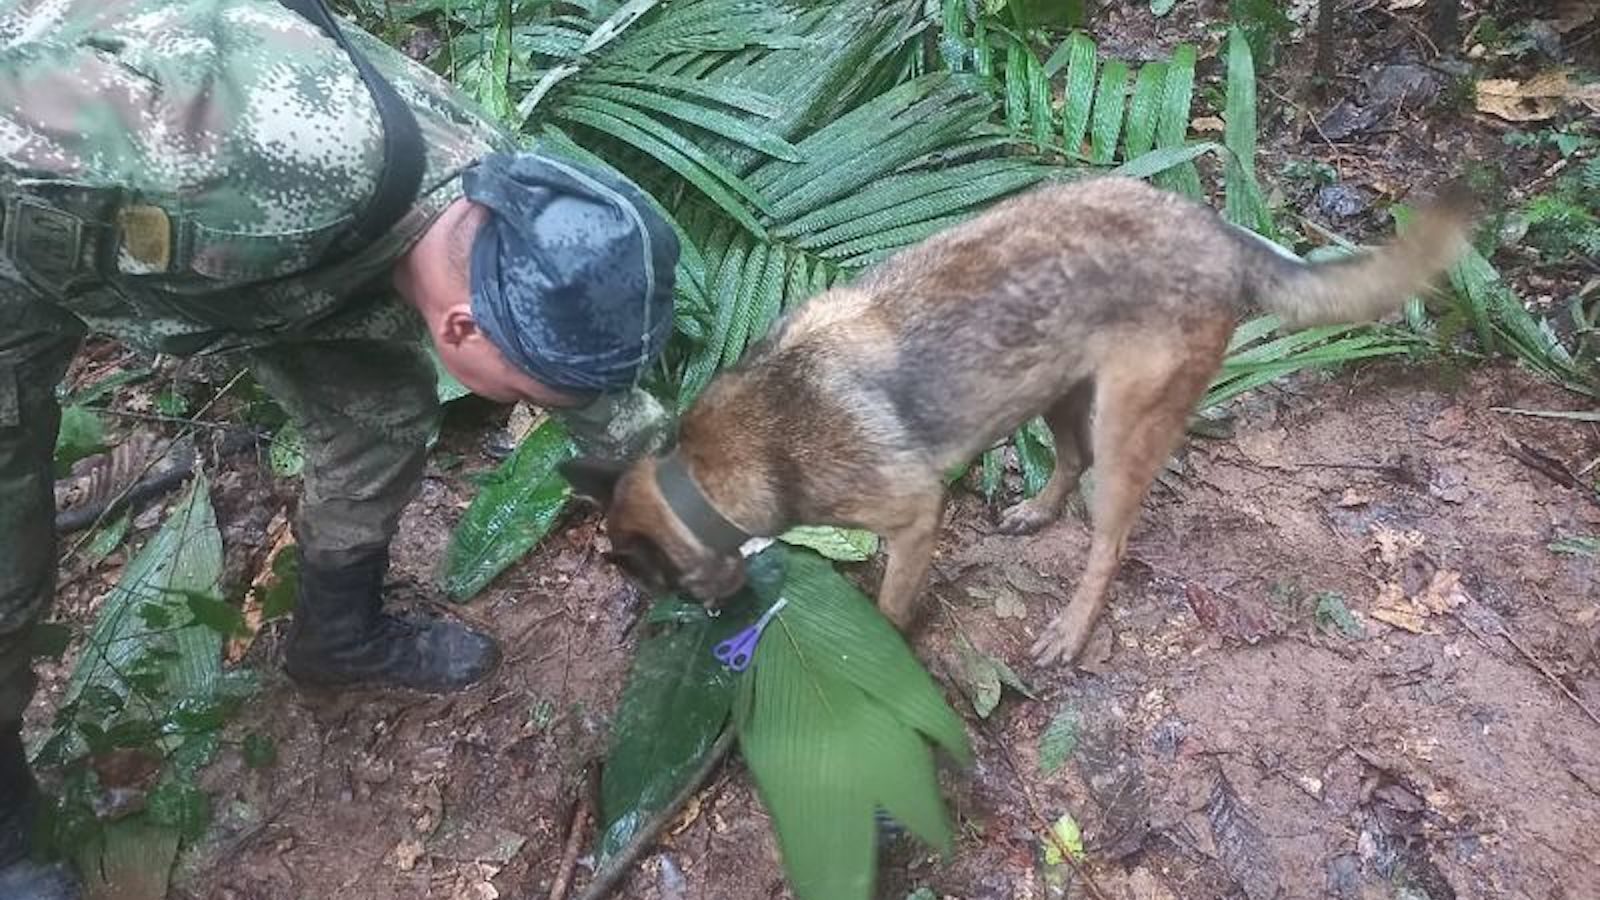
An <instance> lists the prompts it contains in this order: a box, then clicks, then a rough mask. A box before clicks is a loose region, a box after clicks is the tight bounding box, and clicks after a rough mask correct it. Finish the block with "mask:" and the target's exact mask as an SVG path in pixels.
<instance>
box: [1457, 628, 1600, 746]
mask: <svg viewBox="0 0 1600 900" xmlns="http://www.w3.org/2000/svg"><path fill="white" fill-rule="evenodd" d="M1452 612H1453V613H1454V615H1455V618H1456V621H1457V622H1460V623H1461V624H1462V626H1463V627H1465V628H1466V629H1467V630H1468V631H1470V632H1472V635H1473V637H1476V638H1477V639H1478V640H1480V641H1483V642H1484V643H1486V644H1487V643H1488V642H1489V641H1488V638H1487V637H1486V636H1485V635H1484V633H1483V632H1481V631H1479V630H1478V628H1477V626H1475V625H1473V624H1472V623H1471V622H1468V621H1467V620H1466V619H1465V618H1464V617H1462V615H1461V613H1460V612H1459V611H1452ZM1496 627H1497V628H1498V629H1499V632H1500V637H1503V638H1505V639H1506V643H1508V644H1510V645H1511V646H1512V647H1514V648H1515V649H1516V651H1517V652H1518V653H1520V654H1522V658H1523V659H1524V660H1525V661H1527V663H1528V664H1529V665H1531V666H1533V667H1534V668H1535V669H1537V670H1538V672H1539V674H1541V675H1543V676H1544V677H1545V678H1546V679H1548V680H1549V681H1550V683H1551V684H1553V685H1555V686H1556V689H1557V690H1559V691H1561V693H1563V694H1565V695H1566V697H1567V699H1568V700H1571V701H1572V702H1573V703H1576V704H1577V705H1578V708H1579V709H1581V710H1583V714H1584V715H1586V716H1588V717H1589V720H1590V721H1591V722H1593V723H1595V724H1596V725H1600V715H1596V714H1595V711H1594V710H1592V709H1590V708H1589V704H1587V703H1584V702H1583V698H1582V697H1579V696H1578V695H1577V694H1574V693H1573V692H1572V689H1571V688H1569V687H1567V686H1566V685H1565V684H1563V683H1562V681H1561V679H1559V678H1557V677H1556V675H1555V673H1554V672H1552V671H1550V668H1549V667H1548V666H1546V665H1545V664H1544V661H1543V660H1541V659H1539V657H1537V656H1534V655H1533V652H1532V651H1530V650H1529V649H1528V648H1527V647H1524V646H1523V645H1522V642H1521V641H1519V640H1517V639H1516V638H1515V637H1514V636H1512V634H1511V632H1510V630H1509V629H1507V628H1506V627H1505V626H1504V625H1501V624H1497V625H1496Z"/></svg>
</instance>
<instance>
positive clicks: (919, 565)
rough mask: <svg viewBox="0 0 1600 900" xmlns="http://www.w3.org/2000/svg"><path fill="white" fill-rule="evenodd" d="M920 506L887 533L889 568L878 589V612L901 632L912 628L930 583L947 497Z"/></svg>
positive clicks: (938, 497)
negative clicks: (919, 597)
mask: <svg viewBox="0 0 1600 900" xmlns="http://www.w3.org/2000/svg"><path fill="white" fill-rule="evenodd" d="M919 506H920V508H919V509H917V510H916V511H915V514H914V515H913V516H912V517H911V518H910V519H908V520H905V521H904V522H903V523H902V524H900V525H899V526H897V527H894V528H891V529H886V535H885V536H886V537H887V538H888V541H889V565H888V567H887V569H886V570H885V572H884V575H883V584H882V585H881V586H880V587H879V588H878V610H879V611H880V612H882V613H883V614H884V615H885V616H887V617H888V618H889V621H891V622H893V623H894V624H895V627H896V628H899V629H900V630H901V631H905V630H906V628H907V626H909V625H910V624H911V616H912V611H913V609H914V608H915V606H916V599H917V595H918V594H920V593H921V592H922V586H923V584H924V583H925V582H926V581H927V576H928V567H929V565H930V564H931V563H932V562H933V546H934V543H935V542H936V541H937V539H938V537H939V520H940V518H941V517H942V516H941V514H942V513H943V511H944V497H943V495H942V494H935V495H934V496H933V497H932V498H931V499H930V500H929V501H926V502H924V503H921V504H919Z"/></svg>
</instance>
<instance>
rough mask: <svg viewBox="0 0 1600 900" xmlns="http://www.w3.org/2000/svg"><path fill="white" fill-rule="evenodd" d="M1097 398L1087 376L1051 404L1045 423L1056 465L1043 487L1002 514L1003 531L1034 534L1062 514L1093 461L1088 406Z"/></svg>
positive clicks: (1090, 379)
mask: <svg viewBox="0 0 1600 900" xmlns="http://www.w3.org/2000/svg"><path fill="white" fill-rule="evenodd" d="M1093 400H1094V379H1092V378H1085V379H1083V380H1082V381H1080V382H1078V383H1077V384H1075V385H1073V386H1072V389H1071V390H1069V391H1067V393H1066V394H1065V395H1064V396H1062V397H1061V399H1059V400H1057V401H1056V402H1055V403H1053V404H1051V406H1050V408H1049V409H1047V410H1045V412H1044V422H1045V424H1046V425H1049V426H1050V434H1051V435H1052V436H1053V437H1054V438H1055V445H1056V467H1055V469H1054V470H1053V471H1051V473H1050V480H1049V481H1047V482H1045V486H1044V489H1043V490H1041V491H1039V493H1038V494H1036V495H1034V496H1033V497H1032V498H1031V499H1028V500H1024V501H1022V502H1021V503H1018V504H1016V505H1015V506H1012V507H1011V508H1010V509H1007V510H1006V511H1005V512H1004V513H1002V514H1001V516H1000V525H999V527H998V530H999V532H1000V533H1001V534H1032V533H1034V532H1035V531H1038V530H1039V529H1041V528H1043V527H1044V526H1046V525H1048V524H1050V523H1051V522H1054V521H1055V520H1056V519H1058V518H1060V516H1061V507H1062V505H1063V504H1065V503H1066V500H1067V497H1068V496H1069V495H1071V494H1072V492H1073V491H1074V490H1076V489H1077V487H1078V479H1079V478H1080V477H1082V476H1083V470H1084V469H1087V468H1088V467H1089V466H1090V465H1092V464H1093V463H1094V447H1093V445H1092V443H1091V438H1090V433H1089V408H1090V406H1091V405H1092V404H1093Z"/></svg>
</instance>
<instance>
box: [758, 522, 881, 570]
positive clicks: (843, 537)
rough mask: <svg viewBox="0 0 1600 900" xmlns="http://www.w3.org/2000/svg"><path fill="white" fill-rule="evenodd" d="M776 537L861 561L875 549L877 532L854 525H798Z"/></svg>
mask: <svg viewBox="0 0 1600 900" xmlns="http://www.w3.org/2000/svg"><path fill="white" fill-rule="evenodd" d="M778 540H780V541H783V542H784V543H786V544H793V545H795V546H797V547H808V548H810V549H812V550H815V551H817V552H818V553H820V554H822V555H823V556H826V557H827V558H829V559H832V560H838V561H841V562H861V561H862V560H866V559H871V558H872V554H874V553H876V552H878V536H877V535H875V534H873V533H872V532H870V531H861V530H859V529H855V528H832V527H826V526H815V525H798V526H796V527H794V528H791V529H789V530H788V531H786V532H784V533H783V534H781V535H778Z"/></svg>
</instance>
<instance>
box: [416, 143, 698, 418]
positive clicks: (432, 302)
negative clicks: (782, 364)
mask: <svg viewBox="0 0 1600 900" xmlns="http://www.w3.org/2000/svg"><path fill="white" fill-rule="evenodd" d="M462 187H463V191H464V193H465V202H464V203H457V204H456V205H455V206H453V207H452V208H451V209H450V210H449V211H447V212H446V214H445V215H443V216H441V217H440V219H439V220H438V221H437V222H436V223H435V224H434V226H433V227H432V228H430V230H429V232H428V233H427V234H426V235H424V237H423V239H422V240H420V241H419V242H418V244H417V246H416V247H415V248H413V250H412V252H411V253H410V254H408V258H407V260H406V262H405V263H403V264H402V267H401V268H400V269H398V270H397V272H396V280H397V283H398V284H400V286H401V288H402V291H403V292H404V293H406V294H407V295H408V296H409V297H410V298H411V299H412V301H413V302H414V303H415V304H416V305H417V307H418V309H419V310H420V311H421V312H422V315H423V318H424V320H425V321H426V322H427V325H428V331H429V333H430V335H431V336H432V338H433V342H434V346H435V347H437V348H438V351H439V357H440V361H441V362H443V363H444V366H445V368H447V369H448V370H449V371H450V373H451V374H452V375H454V376H455V377H456V378H457V379H458V380H460V382H461V383H462V384H463V385H465V386H466V387H467V388H468V389H469V390H471V391H473V392H474V393H476V394H480V395H482V396H485V397H488V398H490V399H492V400H499V401H502V402H510V401H514V400H526V401H528V402H531V403H534V404H537V405H540V406H547V407H572V406H579V405H582V404H584V403H587V402H589V401H591V400H592V399H594V398H595V397H596V396H599V395H601V394H605V393H608V392H611V391H616V390H621V389H624V388H627V387H629V386H631V385H633V384H635V383H637V381H638V380H639V378H640V376H641V375H642V374H643V373H644V371H645V369H646V368H648V367H649V366H650V365H651V364H652V363H654V362H655V360H656V359H657V357H659V356H660V354H661V349H662V347H663V346H664V345H665V343H666V340H667V338H668V336H669V335H670V334H671V333H672V288H673V269H674V267H675V266H676V264H677V260H678V241H677V236H676V235H675V234H674V233H673V231H672V228H671V226H670V225H668V224H667V222H666V220H665V219H664V218H663V217H662V216H661V215H660V214H659V213H657V212H656V210H655V207H654V206H653V204H652V203H651V202H650V201H649V199H648V198H646V197H645V195H644V193H643V192H642V191H641V190H640V189H639V188H637V187H636V186H634V185H633V184H631V183H629V182H628V181H627V180H626V179H624V178H622V177H621V176H619V175H617V174H615V173H613V172H609V171H604V170H599V169H595V168H591V167H587V166H581V165H579V164H576V163H573V162H571V161H569V160H566V159H559V158H554V157H550V156H545V155H542V154H536V153H528V152H523V153H497V154H492V155H490V156H487V157H485V158H484V159H483V160H482V161H481V162H479V163H478V164H477V165H475V166H474V167H473V168H471V169H469V170H468V171H467V172H466V173H464V175H463V178H462Z"/></svg>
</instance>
